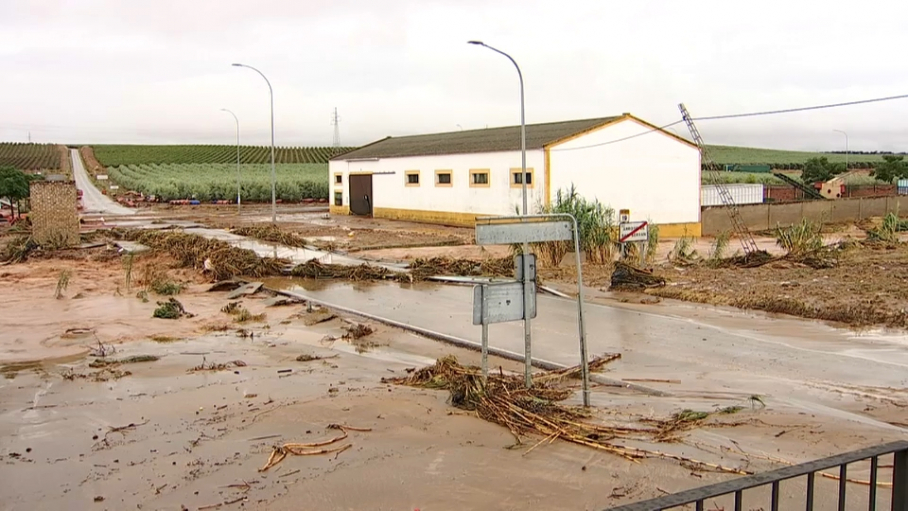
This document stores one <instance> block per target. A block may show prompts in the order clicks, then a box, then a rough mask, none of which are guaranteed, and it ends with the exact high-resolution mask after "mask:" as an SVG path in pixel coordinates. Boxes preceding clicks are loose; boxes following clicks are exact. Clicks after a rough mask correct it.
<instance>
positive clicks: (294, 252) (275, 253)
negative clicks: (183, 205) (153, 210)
mask: <svg viewBox="0 0 908 511" xmlns="http://www.w3.org/2000/svg"><path fill="white" fill-rule="evenodd" d="M184 231H185V232H186V233H188V234H197V235H199V236H204V237H206V238H209V239H215V240H221V241H225V242H227V243H229V244H231V245H233V246H235V247H239V248H245V249H248V250H252V251H253V252H255V253H256V254H258V255H259V256H260V257H274V258H282V259H288V260H290V261H292V262H293V263H296V264H301V263H305V262H308V261H311V260H313V259H315V260H317V261H318V262H320V263H322V264H341V265H345V266H358V265H360V264H365V263H366V262H367V261H365V260H362V259H356V258H354V257H348V256H345V255H341V254H336V253H333V252H325V251H323V250H313V249H306V248H293V247H287V246H284V245H280V244H277V243H269V242H266V241H259V240H256V239H252V238H247V237H245V236H239V235H237V234H233V233H230V232H227V231H225V230H223V229H209V228H206V227H187V228H185V229H184ZM369 264H371V265H373V266H381V267H384V268H388V269H390V270H394V271H405V270H406V265H401V264H379V263H374V262H369Z"/></svg>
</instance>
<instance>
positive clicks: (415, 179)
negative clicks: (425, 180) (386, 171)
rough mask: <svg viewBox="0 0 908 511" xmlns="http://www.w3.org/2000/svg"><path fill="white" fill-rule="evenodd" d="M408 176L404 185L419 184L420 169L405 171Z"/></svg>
mask: <svg viewBox="0 0 908 511" xmlns="http://www.w3.org/2000/svg"><path fill="white" fill-rule="evenodd" d="M404 176H406V181H404V185H406V186H419V171H418V170H408V171H406V172H404Z"/></svg>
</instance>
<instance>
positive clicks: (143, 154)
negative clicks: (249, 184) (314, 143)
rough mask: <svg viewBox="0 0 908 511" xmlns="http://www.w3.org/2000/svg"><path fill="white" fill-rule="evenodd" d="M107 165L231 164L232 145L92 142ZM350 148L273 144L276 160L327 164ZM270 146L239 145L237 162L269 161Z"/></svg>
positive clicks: (233, 157) (233, 155) (101, 160)
mask: <svg viewBox="0 0 908 511" xmlns="http://www.w3.org/2000/svg"><path fill="white" fill-rule="evenodd" d="M91 147H92V148H93V149H94V154H95V158H97V159H98V161H99V162H100V163H101V164H102V165H104V166H107V167H110V166H118V165H144V164H152V163H233V162H236V146H234V145H103V144H102V145H92V146H91ZM351 149H353V148H352V147H276V148H275V150H274V160H275V163H328V160H329V159H330V158H332V157H334V156H336V155H338V154H341V153H345V152H347V151H349V150H351ZM270 162H271V146H240V163H270Z"/></svg>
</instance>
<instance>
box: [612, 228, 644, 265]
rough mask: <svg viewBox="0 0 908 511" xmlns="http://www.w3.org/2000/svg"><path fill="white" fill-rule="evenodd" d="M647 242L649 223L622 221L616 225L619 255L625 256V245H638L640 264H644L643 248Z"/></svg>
mask: <svg viewBox="0 0 908 511" xmlns="http://www.w3.org/2000/svg"><path fill="white" fill-rule="evenodd" d="M648 240H649V223H648V222H630V221H623V222H621V223H619V224H618V243H620V244H621V255H623V256H625V257H626V256H627V244H628V243H639V244H640V246H638V247H637V248H639V249H640V250H638V252H639V253H640V264H644V263H645V262H646V247H645V246H643V245H644V244H645V243H646V242H647V241H648Z"/></svg>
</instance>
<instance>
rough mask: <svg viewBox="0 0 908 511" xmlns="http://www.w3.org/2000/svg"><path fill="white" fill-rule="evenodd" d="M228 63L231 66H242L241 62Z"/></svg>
mask: <svg viewBox="0 0 908 511" xmlns="http://www.w3.org/2000/svg"><path fill="white" fill-rule="evenodd" d="M230 65H231V66H233V67H243V65H242V64H237V63H236V62H234V63H233V64H230Z"/></svg>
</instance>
